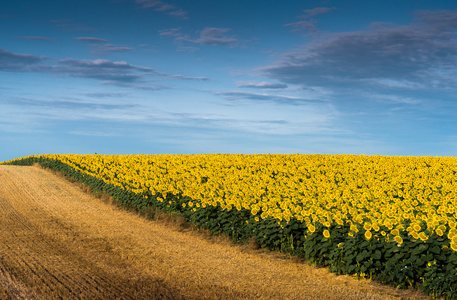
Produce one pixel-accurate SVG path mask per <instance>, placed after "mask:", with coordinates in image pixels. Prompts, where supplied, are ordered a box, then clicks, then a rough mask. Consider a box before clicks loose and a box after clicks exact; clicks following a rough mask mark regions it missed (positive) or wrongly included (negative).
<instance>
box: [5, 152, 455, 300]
mask: <svg viewBox="0 0 457 300" xmlns="http://www.w3.org/2000/svg"><path fill="white" fill-rule="evenodd" d="M33 163H39V164H41V165H42V166H43V167H46V168H50V169H53V170H55V171H60V172H63V173H65V174H66V175H67V176H69V177H71V178H73V179H75V180H77V181H79V182H81V183H83V184H84V185H88V186H90V187H91V188H92V189H93V190H95V191H98V192H106V193H108V194H109V195H111V196H113V197H114V198H115V199H116V200H117V201H118V202H119V203H120V204H121V205H123V206H125V207H127V208H130V209H135V210H138V211H141V210H144V209H147V208H150V207H153V208H156V209H161V210H163V211H165V212H171V213H178V214H181V215H183V216H184V217H185V218H186V219H187V220H188V221H190V222H192V223H194V224H195V225H197V226H200V227H203V228H207V229H209V230H210V231H211V232H212V233H214V234H219V233H225V234H227V235H229V236H230V237H231V238H232V239H233V240H234V241H237V242H245V241H247V240H248V239H251V238H254V239H255V240H256V241H257V243H258V244H259V245H260V246H261V247H263V248H269V249H272V250H277V251H281V252H285V253H291V254H293V255H297V256H300V257H303V258H305V259H306V260H307V261H310V262H312V263H315V264H316V265H319V266H327V267H329V269H330V270H331V271H332V272H336V273H338V274H353V275H354V276H358V277H364V278H373V279H376V280H378V281H380V282H382V283H386V284H392V285H394V286H396V287H401V288H406V287H409V286H414V287H420V288H421V289H422V290H423V291H424V292H425V293H427V294H429V295H431V296H445V297H449V298H453V299H457V228H456V227H457V175H456V173H457V158H454V157H418V156H366V155H320V154H319V155H318V154H316V155H303V154H291V155H286V154H256V155H242V154H201V155H97V154H95V155H70V154H69V155H59V154H56V155H33V156H28V157H24V158H18V159H15V160H12V161H8V162H3V164H16V165H31V164H33Z"/></svg>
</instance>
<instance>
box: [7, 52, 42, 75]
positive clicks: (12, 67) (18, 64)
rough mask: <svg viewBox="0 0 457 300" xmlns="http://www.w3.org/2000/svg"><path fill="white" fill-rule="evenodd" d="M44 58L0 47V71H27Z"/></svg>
mask: <svg viewBox="0 0 457 300" xmlns="http://www.w3.org/2000/svg"><path fill="white" fill-rule="evenodd" d="M45 59H46V58H45V57H44V56H37V55H31V54H19V53H13V52H9V51H7V50H4V49H1V48H0V71H12V72H14V71H19V72H21V71H22V72H23V71H27V70H29V69H30V68H31V67H32V66H33V65H35V64H38V63H40V62H42V61H44V60H45Z"/></svg>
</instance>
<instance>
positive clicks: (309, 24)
mask: <svg viewBox="0 0 457 300" xmlns="http://www.w3.org/2000/svg"><path fill="white" fill-rule="evenodd" d="M334 9H335V8H334V7H315V8H313V9H305V10H303V13H304V14H303V15H301V16H298V18H300V19H304V20H303V21H298V22H294V23H289V24H285V25H284V26H286V27H291V28H292V31H302V30H309V31H316V30H317V27H316V20H314V19H312V17H315V16H317V15H320V14H325V13H328V12H330V11H332V10H334Z"/></svg>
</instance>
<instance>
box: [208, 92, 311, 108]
mask: <svg viewBox="0 0 457 300" xmlns="http://www.w3.org/2000/svg"><path fill="white" fill-rule="evenodd" d="M214 94H215V95H221V96H223V97H224V98H225V99H227V100H249V101H264V102H275V103H280V104H287V105H304V104H307V103H310V102H314V101H316V100H313V99H306V98H301V97H292V96H283V95H273V94H260V93H248V92H240V91H223V92H214Z"/></svg>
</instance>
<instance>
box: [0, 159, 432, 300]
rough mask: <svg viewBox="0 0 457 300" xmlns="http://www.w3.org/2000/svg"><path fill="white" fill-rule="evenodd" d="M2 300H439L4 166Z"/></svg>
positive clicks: (31, 170)
mask: <svg viewBox="0 0 457 300" xmlns="http://www.w3.org/2000/svg"><path fill="white" fill-rule="evenodd" d="M0 299H45V300H47V299H326V300H331V299H345V300H350V299H430V298H429V297H427V296H424V295H423V294H421V293H420V292H418V291H415V290H398V289H394V288H392V287H389V286H381V285H380V284H377V283H374V282H369V281H367V280H355V279H353V278H351V277H350V276H336V275H334V274H331V273H329V272H328V271H327V270H326V269H319V268H314V267H312V266H309V265H307V264H306V263H303V262H297V261H294V260H291V259H284V258H283V257H282V256H281V254H278V253H272V252H265V251H263V250H254V249H250V248H249V247H248V246H240V245H233V244H232V243H230V242H229V241H228V240H227V239H224V238H221V237H216V238H213V237H210V236H208V235H205V234H202V233H201V232H196V231H192V230H190V229H184V228H182V227H179V226H177V225H170V224H168V223H164V222H160V221H151V220H147V219H145V218H142V217H140V216H138V215H137V214H134V213H131V212H127V211H125V210H122V209H120V208H117V207H116V206H114V205H110V204H107V203H105V202H103V201H101V200H100V199H97V198H95V197H94V196H92V195H90V194H88V193H85V192H84V191H83V190H81V189H80V187H79V186H78V185H76V184H73V183H71V182H69V181H68V180H66V179H65V178H62V177H59V176H56V175H55V174H53V173H52V172H50V171H47V170H43V169H41V168H39V167H19V166H0Z"/></svg>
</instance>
